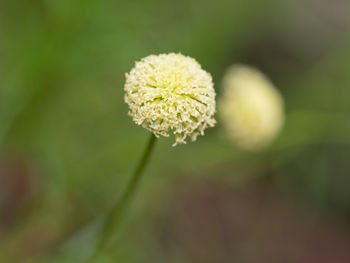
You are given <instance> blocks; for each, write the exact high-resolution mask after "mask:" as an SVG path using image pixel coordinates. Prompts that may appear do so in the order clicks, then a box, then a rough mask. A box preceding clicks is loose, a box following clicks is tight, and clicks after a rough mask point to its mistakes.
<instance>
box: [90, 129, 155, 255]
mask: <svg viewBox="0 0 350 263" xmlns="http://www.w3.org/2000/svg"><path fill="white" fill-rule="evenodd" d="M155 142H156V137H155V136H154V135H153V134H151V137H150V139H149V142H148V144H147V147H146V150H145V152H144V153H143V155H142V158H141V160H140V162H139V164H138V166H137V168H136V170H135V171H134V173H133V175H132V176H131V178H130V181H129V183H128V185H127V186H126V189H125V191H124V193H123V195H122V197H121V199H120V200H119V201H118V203H116V205H115V206H114V207H113V209H112V211H111V212H110V213H109V214H108V216H107V218H106V220H105V222H104V224H103V226H102V230H101V235H100V237H99V240H98V241H97V246H96V251H95V253H94V254H93V257H92V258H91V259H92V261H93V260H94V259H96V257H97V256H98V254H99V252H101V251H102V250H103V249H104V248H105V246H106V245H107V243H108V241H109V240H110V239H111V237H112V236H113V234H114V233H115V232H116V231H118V229H119V227H120V223H121V219H122V218H123V216H124V214H125V212H126V210H127V207H128V205H129V204H130V202H131V201H132V197H133V195H134V193H135V191H136V189H137V186H138V185H139V183H140V181H141V178H142V175H143V172H144V170H145V167H146V165H147V163H148V161H149V159H150V156H151V153H152V150H153V148H154V145H155Z"/></svg>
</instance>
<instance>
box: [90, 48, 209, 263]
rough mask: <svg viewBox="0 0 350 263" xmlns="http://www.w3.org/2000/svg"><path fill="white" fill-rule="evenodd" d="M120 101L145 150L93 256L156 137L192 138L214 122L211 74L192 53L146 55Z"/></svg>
mask: <svg viewBox="0 0 350 263" xmlns="http://www.w3.org/2000/svg"><path fill="white" fill-rule="evenodd" d="M124 90H125V102H126V103H127V104H128V105H129V115H130V116H132V118H133V120H134V122H135V123H136V124H138V125H141V126H142V127H144V128H146V129H147V130H149V131H150V132H152V133H153V134H152V136H151V138H150V141H149V143H148V146H147V148H146V151H145V153H144V155H143V157H142V159H141V160H140V163H139V165H138V166H137V168H136V170H135V173H134V174H133V175H132V177H131V179H130V182H129V184H128V185H127V187H126V190H125V192H124V193H123V195H122V197H121V199H120V201H119V202H118V203H117V204H116V205H115V207H114V208H113V209H112V211H111V213H110V214H109V215H108V216H107V219H106V221H105V223H104V224H103V226H102V232H101V235H100V237H99V240H98V242H97V248H96V251H95V253H94V254H93V257H92V258H91V259H92V261H94V259H96V257H97V256H98V254H99V252H100V251H102V250H103V249H104V248H105V246H106V245H107V243H108V241H109V240H110V239H111V237H112V235H114V232H116V231H117V230H118V228H119V227H120V222H121V219H122V218H123V215H124V213H125V212H126V210H127V208H128V206H129V205H130V202H131V199H132V197H133V195H134V194H135V191H136V189H137V186H138V184H139V183H140V180H141V176H142V173H143V171H144V169H145V166H146V164H147V162H148V160H149V157H150V155H151V151H152V149H153V146H154V144H155V141H156V138H158V137H160V136H166V137H167V136H169V135H170V133H172V134H174V136H175V143H174V146H175V145H177V144H185V143H186V138H187V137H190V138H191V140H192V141H195V140H196V139H197V136H198V135H204V130H205V129H206V128H208V127H213V126H214V125H215V119H214V117H213V116H214V114H215V105H216V103H215V90H214V84H213V81H212V77H211V75H210V74H209V73H208V72H206V71H204V70H203V69H202V68H201V65H200V64H199V63H198V62H197V61H196V60H195V59H193V58H190V57H186V56H184V55H182V54H174V53H170V54H161V55H158V56H155V55H150V56H148V57H146V58H143V59H142V60H141V61H139V62H136V63H135V66H134V68H133V69H132V70H131V71H130V73H129V74H126V82H125V86H124Z"/></svg>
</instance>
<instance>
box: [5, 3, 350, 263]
mask: <svg viewBox="0 0 350 263" xmlns="http://www.w3.org/2000/svg"><path fill="white" fill-rule="evenodd" d="M349 14H350V2H349V1H348V0H333V1H329V0H282V1H278V0H265V1H261V0H232V1H229V0H216V1H209V0H202V1H200V0H187V1H184V0H179V1H161V0H150V1H130V0H128V1H127V0H119V1H112V0H100V1H97V0H61V1H58V0H33V1H28V0H1V1H0V262H3V263H19V262H20V263H26V262H39V263H41V262H55V263H58V262H62V263H63V262H67V263H68V262H69V263H70V262H74V263H77V262H85V260H86V258H87V257H89V255H90V253H91V251H93V247H94V245H95V243H94V242H95V241H94V240H95V238H96V235H97V233H98V230H99V226H100V224H101V222H102V220H103V218H104V216H105V213H106V211H108V210H109V209H110V208H111V207H112V206H113V204H114V203H115V202H116V201H117V200H118V198H119V196H120V194H121V191H122V190H123V189H124V186H125V184H126V182H127V180H128V177H129V176H130V173H131V172H132V171H133V169H134V167H135V165H136V163H137V161H138V160H139V158H140V155H141V153H142V151H143V148H144V147H145V144H146V141H147V139H148V137H149V134H148V132H147V131H146V130H145V129H143V128H141V127H138V126H137V125H135V124H134V123H133V122H132V120H131V118H130V117H129V116H127V111H128V109H127V105H126V104H125V103H124V101H123V85H124V81H125V77H124V74H125V72H128V71H129V70H130V69H131V68H132V66H133V65H134V62H135V61H136V60H139V59H140V58H142V57H145V56H147V55H149V54H159V53H168V52H181V53H183V54H185V55H188V56H191V57H194V58H196V59H197V60H198V61H199V62H200V64H201V65H202V67H203V68H204V69H206V70H207V71H209V72H210V73H211V74H212V75H213V78H214V83H215V88H216V91H217V94H218V96H220V94H221V78H222V76H223V73H224V72H225V70H226V68H227V67H228V66H230V65H231V64H234V63H248V64H250V65H254V66H256V67H258V68H259V69H261V70H262V71H263V72H265V73H266V74H267V75H268V76H269V77H270V78H271V79H272V80H273V82H274V83H275V84H276V86H277V87H278V88H279V89H280V91H281V93H282V94H283V96H284V98H285V103H286V124H285V127H284V129H283V132H282V133H281V135H280V136H279V137H278V139H277V140H276V141H275V142H274V144H273V145H272V146H271V147H269V148H268V149H266V150H264V151H260V152H256V153H249V152H244V151H240V150H239V149H237V148H235V146H233V145H231V144H230V143H228V141H227V140H226V138H225V136H224V135H223V131H222V129H221V128H222V127H221V125H220V120H219V121H218V125H217V126H216V127H215V128H213V129H209V130H208V131H207V132H206V135H205V136H204V137H200V138H199V139H198V140H197V142H195V143H188V144H187V145H180V146H177V147H171V144H172V143H173V138H166V139H165V138H161V139H160V140H159V142H158V145H157V147H156V149H155V152H154V155H153V156H152V160H151V163H150V165H149V166H148V167H147V171H146V174H145V177H144V180H143V181H142V185H141V187H140V189H139V190H140V191H139V192H138V194H137V196H136V198H135V200H134V202H133V204H132V207H131V209H130V210H129V213H128V216H127V218H125V219H124V221H123V230H122V231H121V233H120V235H119V237H118V238H116V239H114V240H113V241H112V242H111V244H110V246H109V247H108V248H107V249H106V250H105V251H104V252H103V253H102V254H101V255H100V257H99V260H100V261H99V262H103V263H108V262H132V263H133V262H135V263H136V262H152V263H155V262H177V263H182V262H200V263H206V262H240V263H242V262H243V263H245V262H247V263H248V262H269V263H272V262H318V263H320V262H321V263H322V262H350V249H349V248H350V162H349V158H350V145H349V143H350V121H349V118H350V74H349V71H350V28H349V25H350V16H349Z"/></svg>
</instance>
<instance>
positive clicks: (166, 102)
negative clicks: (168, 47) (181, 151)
mask: <svg viewBox="0 0 350 263" xmlns="http://www.w3.org/2000/svg"><path fill="white" fill-rule="evenodd" d="M124 90H125V92H126V94H125V102H126V103H127V104H128V105H129V108H130V110H129V115H130V116H132V118H133V120H134V121H135V123H136V124H138V125H142V126H143V127H144V128H146V129H148V130H149V131H151V132H153V133H154V134H155V136H157V137H159V136H169V133H170V132H172V133H173V134H175V138H176V141H175V143H174V145H176V144H181V143H186V137H187V136H189V137H190V138H191V139H192V141H195V140H196V138H197V136H198V135H199V134H201V135H203V134H204V130H205V129H206V128H207V127H212V126H214V125H215V119H214V118H213V115H214V113H215V91H214V87H213V81H212V78H211V75H210V74H209V73H208V72H206V71H204V70H203V69H202V68H201V66H200V64H199V63H198V62H197V61H196V60H195V59H193V58H190V57H187V56H184V55H182V54H174V53H170V54H161V55H158V56H156V55H150V56H148V57H145V58H143V59H142V60H141V61H139V62H136V64H135V66H134V68H133V69H132V70H131V71H130V73H129V74H126V83H125V87H124Z"/></svg>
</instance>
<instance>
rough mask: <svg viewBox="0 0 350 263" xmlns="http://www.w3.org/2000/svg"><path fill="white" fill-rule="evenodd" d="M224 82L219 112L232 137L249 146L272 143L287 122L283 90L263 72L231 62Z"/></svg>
mask: <svg viewBox="0 0 350 263" xmlns="http://www.w3.org/2000/svg"><path fill="white" fill-rule="evenodd" d="M223 85H224V93H223V95H222V97H221V100H220V102H219V113H220V116H221V119H222V123H223V126H224V128H225V130H226V131H227V134H228V136H229V138H230V139H231V140H232V141H233V142H234V143H235V144H236V145H237V146H238V147H240V148H242V149H245V150H258V149H260V148H263V147H265V146H267V145H268V144H270V143H271V142H272V141H273V139H274V138H275V137H276V136H277V135H278V133H279V132H280V130H281V128H282V126H283V123H284V102H283V98H282V96H281V94H280V93H279V91H278V90H277V89H276V88H275V87H274V85H273V84H272V83H271V82H270V81H269V80H268V79H267V78H266V77H265V76H264V75H263V74H262V73H261V72H259V71H258V70H256V69H254V68H251V67H248V66H243V65H235V66H231V67H230V68H229V69H228V71H227V73H226V75H225V76H224V79H223Z"/></svg>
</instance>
